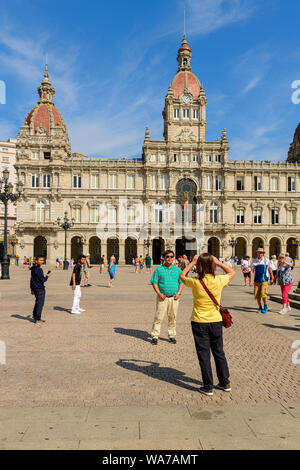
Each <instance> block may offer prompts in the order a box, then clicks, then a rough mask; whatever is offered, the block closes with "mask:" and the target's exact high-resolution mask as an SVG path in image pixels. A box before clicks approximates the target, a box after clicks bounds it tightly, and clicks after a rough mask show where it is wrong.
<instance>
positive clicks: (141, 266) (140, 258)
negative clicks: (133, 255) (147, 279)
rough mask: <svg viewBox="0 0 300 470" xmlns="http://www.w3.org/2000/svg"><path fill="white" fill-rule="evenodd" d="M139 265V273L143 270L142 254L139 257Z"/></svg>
mask: <svg viewBox="0 0 300 470" xmlns="http://www.w3.org/2000/svg"><path fill="white" fill-rule="evenodd" d="M139 267H140V273H141V272H143V267H144V258H143V257H142V255H140V257H139Z"/></svg>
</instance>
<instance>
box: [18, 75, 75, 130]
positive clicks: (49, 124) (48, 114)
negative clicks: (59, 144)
mask: <svg viewBox="0 0 300 470" xmlns="http://www.w3.org/2000/svg"><path fill="white" fill-rule="evenodd" d="M37 90H38V93H39V97H40V98H39V100H38V104H37V105H36V106H35V107H34V108H32V109H31V110H30V111H29V113H27V115H26V117H25V120H24V124H23V126H25V127H26V126H28V127H29V130H30V132H29V133H30V135H47V136H48V137H50V136H55V135H56V134H57V129H59V130H60V132H59V133H60V134H61V133H63V134H65V135H66V136H67V135H68V132H67V126H66V124H65V122H64V120H63V118H62V116H61V114H60V112H59V111H58V109H57V108H56V107H55V105H54V102H53V97H54V95H55V89H54V88H53V87H52V86H51V83H50V81H49V74H48V70H47V67H46V70H45V72H44V78H43V80H42V83H41V85H40V86H39V87H38V89H37Z"/></svg>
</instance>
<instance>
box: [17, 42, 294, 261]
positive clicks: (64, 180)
mask: <svg viewBox="0 0 300 470" xmlns="http://www.w3.org/2000/svg"><path fill="white" fill-rule="evenodd" d="M191 57H192V52H191V48H190V46H189V44H188V42H187V40H186V38H185V36H184V37H183V41H182V44H181V46H180V48H179V50H178V54H177V61H178V70H177V73H176V74H175V76H174V78H173V80H172V81H171V83H170V85H169V89H168V92H167V95H166V97H165V106H164V110H163V113H162V114H163V122H164V132H163V135H164V140H162V141H153V140H151V138H150V132H149V129H148V128H146V132H145V139H144V145H143V149H142V156H141V158H140V159H136V160H132V159H123V158H122V159H103V158H82V157H81V156H78V154H75V153H72V151H71V144H70V141H69V138H68V133H67V127H66V124H65V123H64V121H63V118H62V116H61V114H60V113H59V111H58V110H57V108H56V107H55V105H54V101H53V97H54V94H55V90H54V88H53V87H52V85H51V83H50V81H49V74H48V71H47V69H46V71H45V73H44V79H43V80H42V83H41V85H40V87H39V88H38V93H39V100H38V103H37V105H36V106H35V107H34V108H33V109H32V110H31V111H30V112H29V113H28V114H27V116H26V118H25V120H24V123H23V125H22V126H21V128H20V133H19V135H18V138H17V161H16V165H15V166H16V170H17V174H18V178H19V179H20V180H21V181H22V183H23V184H24V193H23V196H22V198H21V200H19V201H18V205H17V223H16V229H17V236H18V239H19V244H18V254H19V255H20V256H21V257H23V256H25V255H26V256H33V255H36V254H38V253H42V254H43V255H44V256H46V257H47V260H48V261H50V262H54V260H55V259H56V258H57V257H58V256H63V255H64V241H65V235H64V231H63V230H62V229H61V228H60V226H59V225H58V223H57V218H58V217H60V218H62V217H63V216H64V213H65V212H67V213H68V216H69V218H70V219H72V218H73V219H74V223H73V225H72V227H71V228H70V229H69V230H68V233H67V257H68V258H69V259H70V258H75V257H76V256H77V255H78V254H79V253H80V252H81V251H84V252H85V253H87V252H89V253H90V254H91V259H92V262H98V261H99V257H100V255H101V254H104V255H105V256H106V257H110V256H111V255H112V254H114V255H116V257H117V258H118V260H119V263H120V264H123V263H131V260H132V257H133V256H135V255H140V254H146V252H150V255H151V254H152V257H153V260H154V262H159V257H160V255H161V252H162V251H163V250H164V249H165V248H172V249H174V250H175V251H176V254H177V255H180V254H182V253H183V252H184V251H185V252H187V254H190V255H192V254H193V253H194V252H195V251H198V250H200V249H201V250H208V251H210V252H211V253H213V254H214V255H216V256H218V257H219V256H230V255H231V254H236V255H237V256H239V257H241V256H244V255H246V254H249V255H250V256H252V255H254V254H255V251H256V249H257V248H258V247H259V246H263V247H264V248H265V250H266V254H267V255H268V256H270V255H273V254H277V255H278V254H279V253H280V252H281V251H288V252H289V253H290V254H291V256H293V257H294V258H296V257H298V243H299V244H300V239H299V238H300V230H299V229H300V213H299V208H300V192H299V191H300V159H299V145H298V144H299V140H297V139H299V132H298V131H296V134H295V139H294V143H293V144H292V145H291V150H290V152H289V159H288V160H287V161H286V162H281V161H278V162H268V161H233V160H230V159H229V158H228V152H229V144H228V140H227V135H226V131H225V129H223V131H222V132H221V135H220V137H218V138H216V140H215V141H214V142H208V141H206V138H205V129H206V106H207V98H206V95H205V91H204V89H203V86H202V84H201V83H200V81H199V79H198V78H197V77H196V76H195V75H194V74H193V72H192V69H191ZM298 130H299V127H298ZM297 152H298V153H297ZM297 155H298V157H297ZM170 208H171V209H170ZM173 208H175V209H174V210H173ZM200 213H201V214H202V219H201V220H202V222H203V223H204V225H201V227H202V231H201V230H200V232H197V230H194V228H195V227H196V228H197V227H198V226H199V217H198V216H199V214H200ZM182 220H185V221H187V222H188V224H189V231H187V232H184V233H183V232H182V233H180V232H178V230H177V227H178V226H179V225H180V223H181V222H182ZM202 222H201V223H202ZM125 226H126V230H124V227H125ZM201 227H200V228H201ZM199 234H200V235H199Z"/></svg>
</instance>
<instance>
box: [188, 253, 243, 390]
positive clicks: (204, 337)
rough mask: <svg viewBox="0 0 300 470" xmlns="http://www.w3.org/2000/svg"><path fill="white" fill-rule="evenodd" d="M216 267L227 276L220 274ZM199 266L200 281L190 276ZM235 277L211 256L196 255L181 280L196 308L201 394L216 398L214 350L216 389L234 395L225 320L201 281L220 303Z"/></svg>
mask: <svg viewBox="0 0 300 470" xmlns="http://www.w3.org/2000/svg"><path fill="white" fill-rule="evenodd" d="M215 265H217V266H219V267H220V268H221V269H222V270H223V271H224V272H225V274H223V275H216V274H215ZM194 266H196V270H197V275H198V279H197V278H191V277H187V275H188V273H189V271H190V270H191V269H192V268H193V267H194ZM234 276H235V271H234V269H233V268H232V267H230V266H227V265H225V264H222V263H221V262H220V261H219V260H218V259H217V258H216V257H215V256H213V255H211V254H210V253H203V254H201V255H200V256H199V255H195V256H194V258H193V261H192V263H191V264H190V265H189V266H187V267H186V268H185V269H184V270H183V271H182V273H181V274H180V279H181V280H182V281H183V282H184V284H185V285H186V286H187V287H190V288H191V289H192V293H193V297H194V307H193V312H192V317H191V325H192V332H193V336H194V341H195V346H196V351H197V355H198V360H199V364H200V369H201V373H202V381H203V386H202V387H200V390H199V391H200V392H201V393H203V394H204V395H208V396H213V374H212V369H211V362H210V351H211V352H212V354H213V357H214V360H215V364H216V370H217V376H218V379H219V384H218V385H217V386H216V388H219V389H221V390H223V391H224V392H230V391H231V386H230V381H229V369H228V364H227V360H226V357H225V353H224V350H223V329H222V328H223V321H222V316H221V314H220V311H219V308H218V306H217V305H216V304H215V303H214V302H213V300H212V299H211V298H210V296H209V295H208V293H207V292H206V290H205V288H204V287H203V286H202V283H201V281H202V282H203V283H204V284H205V286H206V287H207V288H208V289H209V291H210V292H211V293H212V295H213V296H214V297H215V298H216V300H217V302H218V303H220V299H221V293H222V289H223V287H224V286H226V285H227V284H228V283H229V282H230V281H231V280H232V279H233V278H234Z"/></svg>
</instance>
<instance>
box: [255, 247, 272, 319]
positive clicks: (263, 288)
mask: <svg viewBox="0 0 300 470" xmlns="http://www.w3.org/2000/svg"><path fill="white" fill-rule="evenodd" d="M264 254H265V250H264V249H263V248H258V249H257V251H256V255H257V257H256V258H255V259H254V260H253V261H252V263H251V271H250V286H251V287H252V286H253V282H252V281H253V274H254V297H255V298H256V300H257V303H258V310H257V313H268V305H267V300H268V281H269V276H268V273H269V274H270V283H271V284H273V272H272V269H271V264H270V261H269V260H268V258H266V257H265V256H264ZM262 300H263V303H264V308H262V305H261V301H262Z"/></svg>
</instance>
